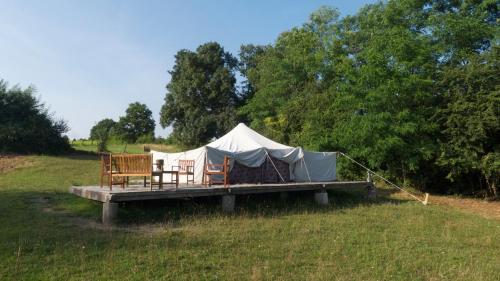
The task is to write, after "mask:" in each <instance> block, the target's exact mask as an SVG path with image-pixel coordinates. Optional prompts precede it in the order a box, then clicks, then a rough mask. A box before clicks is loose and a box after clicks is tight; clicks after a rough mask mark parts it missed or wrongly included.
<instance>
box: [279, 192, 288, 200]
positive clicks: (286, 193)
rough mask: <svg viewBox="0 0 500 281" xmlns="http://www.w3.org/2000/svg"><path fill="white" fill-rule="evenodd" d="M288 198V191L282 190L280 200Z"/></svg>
mask: <svg viewBox="0 0 500 281" xmlns="http://www.w3.org/2000/svg"><path fill="white" fill-rule="evenodd" d="M287 199H288V192H286V191H282V192H280V200H282V201H286V200H287Z"/></svg>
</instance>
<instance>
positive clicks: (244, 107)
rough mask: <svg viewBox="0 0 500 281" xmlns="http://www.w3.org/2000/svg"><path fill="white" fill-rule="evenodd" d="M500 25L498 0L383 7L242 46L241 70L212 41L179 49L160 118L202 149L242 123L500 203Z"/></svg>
mask: <svg viewBox="0 0 500 281" xmlns="http://www.w3.org/2000/svg"><path fill="white" fill-rule="evenodd" d="M498 24H499V6H498V2H497V1H494V0H484V1H479V0H464V1H459V0H432V1H425V0H399V1H387V2H379V3H376V4H371V5H367V6H365V7H363V8H362V9H361V10H360V11H359V12H358V13H357V14H355V15H353V16H347V17H344V18H340V17H339V13H338V11H337V10H336V9H333V8H330V7H321V8H320V9H318V10H317V11H316V12H314V13H313V14H311V16H310V19H309V21H308V22H306V23H305V24H303V25H302V26H300V27H296V28H293V29H291V30H289V31H286V32H283V33H282V34H280V35H279V37H278V38H277V39H276V41H275V43H274V44H272V45H269V46H257V45H253V44H249V45H243V46H241V49H240V53H239V61H238V62H237V63H235V62H234V61H235V59H234V58H233V57H232V56H231V55H230V54H228V53H226V52H224V50H223V49H222V47H220V46H219V45H218V44H216V43H207V44H205V45H202V46H200V47H199V48H198V50H197V52H190V51H187V50H182V51H180V52H179V53H178V54H177V56H176V65H175V67H174V70H173V71H172V72H171V74H172V80H171V82H170V83H169V84H168V86H167V89H168V94H167V96H166V98H165V105H164V106H163V109H162V113H161V122H162V125H163V126H168V125H173V128H174V134H173V135H174V136H175V137H176V139H177V140H179V141H181V142H184V143H185V144H189V145H198V144H202V143H205V142H207V141H208V140H209V139H210V138H212V137H218V136H220V135H221V134H223V133H224V132H225V131H226V130H227V129H229V128H231V127H232V125H233V124H234V122H235V119H239V120H243V121H246V122H248V123H250V125H251V126H252V127H253V128H255V129H256V130H257V131H259V132H261V133H263V134H265V135H267V136H269V137H271V138H273V139H275V140H277V141H280V142H283V143H287V144H289V145H293V146H303V147H305V148H306V149H312V150H328V151H344V152H347V153H348V154H350V155H351V156H352V157H354V158H357V159H359V160H360V161H362V162H364V163H366V164H367V165H368V166H369V167H370V168H372V169H375V170H377V171H380V172H383V173H384V174H385V175H386V176H388V177H390V178H391V179H393V180H395V181H397V182H398V183H400V184H408V185H412V186H414V187H417V188H420V189H426V190H429V189H434V190H435V191H438V192H448V193H467V194H474V193H475V194H482V195H486V196H496V197H498V196H499V195H500V194H499V192H498V191H497V187H498V184H499V183H498V181H499V178H500V177H499V173H500V145H499V143H500V142H499V140H500V117H499V109H500V86H499V79H500V75H499V73H500V71H499V57H500V56H499V54H500V49H499V48H500V47H499V41H500V38H499V37H498V36H499V34H500V29H499V26H498ZM235 69H237V70H238V71H239V74H240V75H241V76H242V77H243V78H244V79H243V81H241V83H240V87H239V88H238V89H239V90H238V91H235V86H234V85H235V80H234V75H233V71H234V70H235ZM235 110H237V113H236V114H235ZM221 122H226V123H225V124H221ZM340 166H341V167H340V169H339V171H340V172H341V173H342V176H349V177H352V176H359V175H360V173H361V171H360V170H359V169H357V168H356V167H355V166H353V165H352V163H349V162H347V161H342V160H341V161H340Z"/></svg>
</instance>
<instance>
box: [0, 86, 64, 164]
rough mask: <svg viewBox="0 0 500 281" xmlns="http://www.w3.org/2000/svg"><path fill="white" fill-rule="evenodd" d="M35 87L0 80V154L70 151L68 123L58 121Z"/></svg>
mask: <svg viewBox="0 0 500 281" xmlns="http://www.w3.org/2000/svg"><path fill="white" fill-rule="evenodd" d="M34 93H35V90H34V88H32V87H29V88H26V89H21V88H19V87H17V86H14V87H11V88H9V87H8V85H7V82H5V81H4V80H0V153H48V154H57V153H63V152H67V151H69V150H70V146H69V142H68V139H67V137H65V136H63V135H62V134H63V133H65V132H66V131H67V130H68V127H67V125H66V123H65V122H64V121H62V120H55V119H54V117H53V116H52V114H50V113H49V112H48V110H47V108H46V107H45V105H44V104H43V103H41V102H40V100H39V99H38V98H36V97H35V96H34Z"/></svg>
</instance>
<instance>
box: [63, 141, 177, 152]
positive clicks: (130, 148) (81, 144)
mask: <svg viewBox="0 0 500 281" xmlns="http://www.w3.org/2000/svg"><path fill="white" fill-rule="evenodd" d="M71 146H72V147H73V148H74V149H76V150H80V151H90V152H96V151H97V142H96V141H89V140H78V141H72V142H71ZM144 146H149V147H150V148H151V149H154V150H157V151H166V152H172V151H177V150H178V149H177V148H176V147H175V146H173V145H166V144H127V145H125V144H121V143H110V144H108V150H109V151H110V152H112V153H124V152H125V153H144Z"/></svg>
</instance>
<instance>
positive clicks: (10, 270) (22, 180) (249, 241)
mask: <svg viewBox="0 0 500 281" xmlns="http://www.w3.org/2000/svg"><path fill="white" fill-rule="evenodd" d="M20 163H21V164H22V165H20V166H22V168H18V169H11V170H8V171H5V172H3V173H1V174H0V213H1V215H0V280H168V279H170V280H193V279H195V280H196V279H204V280H220V279H222V280H269V279H278V280H332V279H333V280H500V271H499V270H498V269H499V265H500V243H499V238H500V221H499V220H497V219H486V218H483V217H481V216H478V215H474V214H468V213H464V212H459V211H456V210H454V209H452V208H446V207H441V206H435V205H429V206H423V205H421V204H418V203H416V202H413V201H405V200H401V199H399V200H398V199H395V198H393V197H391V195H390V194H389V193H387V195H385V196H384V197H382V198H380V199H379V200H378V201H377V202H373V203H370V202H367V201H365V200H364V199H363V198H364V197H363V196H364V192H362V191H338V192H332V193H331V194H330V200H331V201H332V202H331V204H330V205H329V206H327V207H318V206H316V205H314V204H313V203H312V202H313V200H312V194H308V193H301V194H299V195H296V196H290V197H289V198H288V199H287V201H281V200H279V198H278V197H277V196H253V197H244V198H238V199H237V200H238V202H237V204H236V206H237V210H236V212H235V213H234V214H232V215H227V214H224V213H222V211H221V208H220V205H219V202H218V200H217V199H216V198H214V199H207V200H194V201H169V202H148V203H144V204H132V205H130V204H129V205H126V206H123V208H120V214H119V215H120V218H121V222H120V224H119V225H118V226H117V227H114V228H112V229H106V228H104V227H102V226H101V225H100V224H99V223H98V221H99V218H100V214H101V206H100V204H98V203H95V202H91V201H88V200H84V199H80V198H77V197H75V196H72V195H70V194H68V192H67V189H68V187H69V186H71V185H85V184H95V183H97V180H98V162H97V158H96V157H95V156H93V155H91V154H88V155H85V154H75V155H72V156H66V157H48V156H29V157H23V158H21V160H20Z"/></svg>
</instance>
